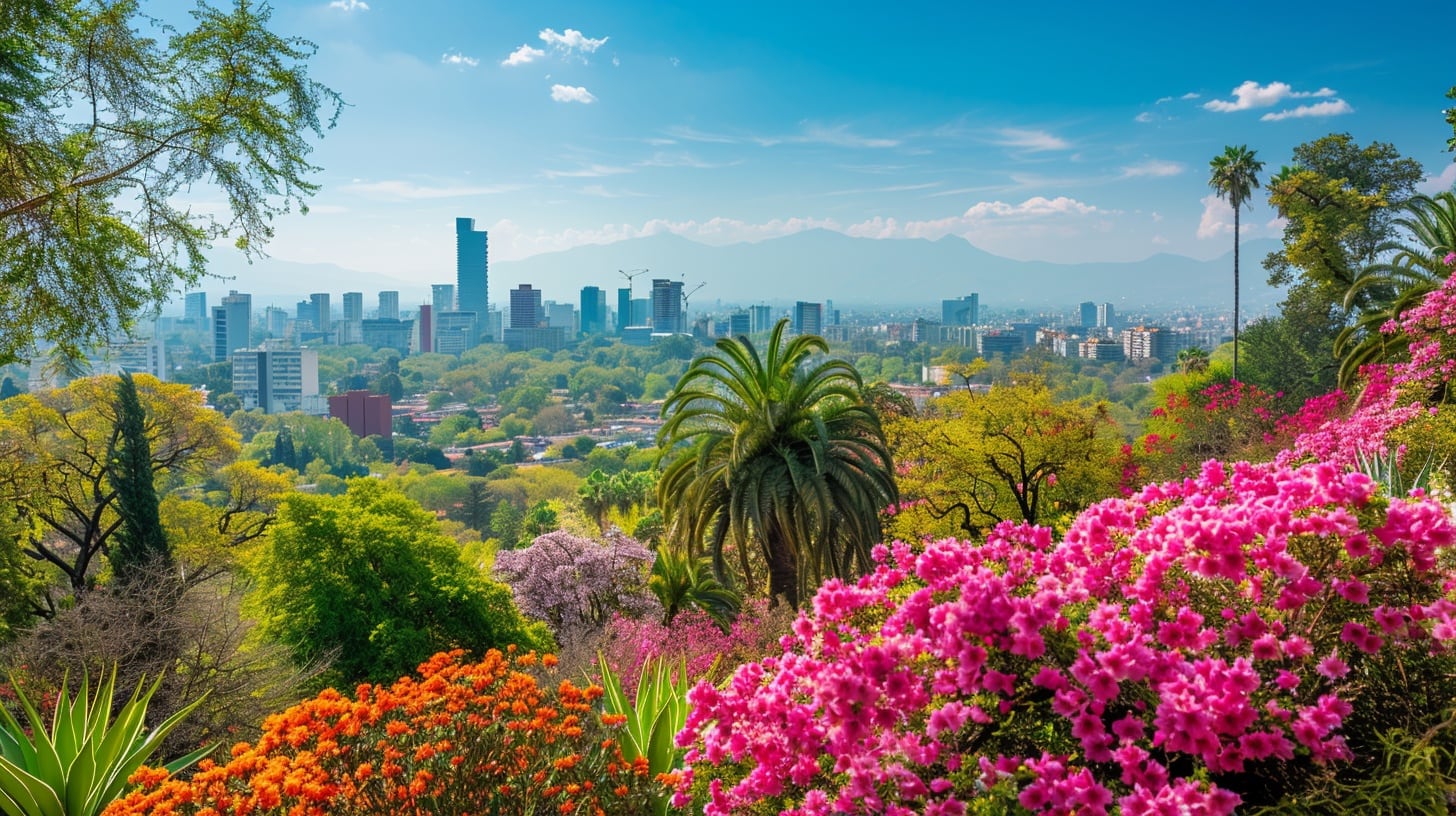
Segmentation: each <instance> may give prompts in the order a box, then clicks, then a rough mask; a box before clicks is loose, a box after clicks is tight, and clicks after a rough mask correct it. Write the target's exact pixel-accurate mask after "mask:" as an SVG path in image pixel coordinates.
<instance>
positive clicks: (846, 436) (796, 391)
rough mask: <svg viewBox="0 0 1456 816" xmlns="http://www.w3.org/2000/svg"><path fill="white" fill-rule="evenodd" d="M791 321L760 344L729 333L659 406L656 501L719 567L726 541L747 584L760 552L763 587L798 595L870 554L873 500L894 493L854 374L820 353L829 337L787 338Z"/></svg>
mask: <svg viewBox="0 0 1456 816" xmlns="http://www.w3.org/2000/svg"><path fill="white" fill-rule="evenodd" d="M787 326H788V320H781V321H779V323H778V325H776V326H774V328H773V331H772V333H771V334H770V335H769V339H768V346H767V349H766V353H765V354H763V355H762V356H761V355H760V354H759V351H758V349H756V348H755V347H754V345H753V343H752V342H750V341H749V340H748V338H746V337H738V338H736V339H731V340H730V339H723V340H719V341H718V343H717V345H716V347H715V350H714V351H713V352H710V353H708V354H706V355H704V356H702V357H699V358H698V359H696V360H694V361H693V363H692V365H690V366H689V367H688V370H687V372H686V373H684V374H683V376H682V379H681V380H679V381H678V384H677V386H676V388H674V389H673V392H672V393H671V394H670V395H669V396H668V398H667V401H666V402H665V403H664V404H663V406H662V416H663V417H664V418H665V420H666V421H665V422H664V423H663V426H662V429H661V430H660V431H659V432H658V437H657V440H658V446H659V447H660V448H661V449H662V451H663V453H662V457H663V458H664V459H665V460H668V464H667V466H666V467H665V469H664V470H663V473H662V478H661V480H660V481H659V482H658V504H659V505H660V506H661V507H662V509H663V512H664V514H665V516H666V517H667V520H668V525H669V526H668V529H669V531H670V533H671V534H672V535H673V536H674V537H675V538H676V539H677V540H678V541H679V542H681V543H683V544H684V545H686V547H687V549H688V552H689V553H690V554H695V553H697V552H700V551H701V548H702V547H703V546H704V545H706V547H707V548H708V551H709V552H710V553H711V554H712V557H713V569H714V570H715V571H716V572H717V573H718V574H719V575H725V574H726V570H725V554H726V553H727V551H728V550H729V548H730V546H731V548H732V549H733V550H736V553H737V557H738V562H739V566H740V568H741V569H742V571H743V573H744V576H745V577H746V578H748V580H749V582H750V584H751V583H752V581H753V572H752V569H751V565H750V559H749V554H750V551H753V552H756V553H757V554H759V555H761V556H762V558H763V563H765V564H766V565H767V571H768V578H769V597H770V598H771V599H773V601H774V602H775V603H777V602H779V601H780V600H783V601H786V602H787V603H788V604H789V605H790V606H793V607H797V606H798V604H799V599H800V598H801V597H803V595H804V594H806V593H805V590H806V589H807V588H808V587H809V586H811V583H810V582H813V583H817V582H819V581H821V580H823V578H824V577H825V576H827V575H836V576H841V577H850V576H852V575H855V574H859V573H862V572H864V571H867V570H868V569H869V568H870V567H871V559H870V549H871V547H873V546H874V545H875V544H877V543H879V541H880V535H881V529H880V511H881V510H882V509H883V508H885V507H886V506H887V505H889V504H891V503H892V502H894V501H896V500H897V499H898V492H897V490H896V488H895V480H894V475H893V473H894V468H893V466H892V464H891V461H890V452H889V448H888V446H887V445H886V443H885V436H884V431H883V430H881V428H880V420H879V416H878V414H876V413H875V410H874V409H873V408H872V407H870V406H869V405H867V404H866V403H865V402H864V401H863V399H862V398H861V396H860V391H861V388H862V387H863V383H862V382H861V380H860V377H859V373H858V372H856V371H855V370H854V368H853V367H852V366H851V365H850V364H849V363H847V362H845V361H843V360H836V359H824V358H817V359H816V355H817V354H824V353H827V352H828V350H829V347H828V345H827V344H826V343H825V342H824V339H823V338H821V337H815V336H813V335H800V336H798V337H794V338H792V339H787V338H785V337H784V333H785V329H786V328H787Z"/></svg>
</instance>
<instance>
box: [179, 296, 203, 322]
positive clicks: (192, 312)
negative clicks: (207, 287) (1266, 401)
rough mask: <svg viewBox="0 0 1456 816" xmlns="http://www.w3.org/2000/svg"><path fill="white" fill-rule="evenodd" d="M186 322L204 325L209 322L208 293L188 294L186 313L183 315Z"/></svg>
mask: <svg viewBox="0 0 1456 816" xmlns="http://www.w3.org/2000/svg"><path fill="white" fill-rule="evenodd" d="M182 318H183V319H184V320H190V321H192V322H193V323H197V324H202V323H206V322H207V293H206V292H188V293H187V305H186V311H184V312H183V313H182Z"/></svg>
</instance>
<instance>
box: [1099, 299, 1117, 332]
mask: <svg viewBox="0 0 1456 816" xmlns="http://www.w3.org/2000/svg"><path fill="white" fill-rule="evenodd" d="M1097 326H1098V327H1099V328H1104V329H1111V328H1116V327H1117V310H1116V309H1114V308H1113V307H1112V304H1111V303H1099V304H1097Z"/></svg>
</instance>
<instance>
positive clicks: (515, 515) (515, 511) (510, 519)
mask: <svg viewBox="0 0 1456 816" xmlns="http://www.w3.org/2000/svg"><path fill="white" fill-rule="evenodd" d="M525 520H526V514H525V513H523V512H521V509H520V508H519V507H516V505H515V504H514V503H512V502H511V501H510V500H508V499H502V500H501V502H500V503H499V504H497V505H496V506H495V512H493V513H491V514H490V531H491V534H492V535H493V536H494V537H495V538H496V539H498V540H499V541H500V546H501V548H502V549H506V550H511V549H515V548H516V547H517V546H519V545H520V543H521V535H522V527H523V524H524V522H525Z"/></svg>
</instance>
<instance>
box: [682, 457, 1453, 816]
mask: <svg viewBox="0 0 1456 816" xmlns="http://www.w3.org/2000/svg"><path fill="white" fill-rule="evenodd" d="M1453 535H1456V530H1453V526H1452V522H1451V520H1450V518H1449V517H1448V515H1447V513H1446V511H1445V509H1444V508H1443V507H1442V506H1440V505H1439V504H1437V503H1436V502H1434V501H1431V500H1429V499H1427V498H1425V497H1424V496H1421V495H1418V494H1417V495H1413V496H1410V497H1403V498H1388V497H1386V496H1384V495H1382V494H1381V492H1380V490H1379V488H1378V486H1377V485H1376V484H1375V483H1374V482H1372V481H1371V479H1370V478H1369V477H1367V476H1365V475H1364V474H1361V473H1357V472H1350V471H1347V470H1343V469H1341V468H1338V467H1336V466H1333V465H1330V464H1322V463H1319V464H1305V465H1301V466H1298V467H1291V466H1288V465H1275V464H1271V465H1248V464H1238V465H1233V466H1224V465H1221V464H1219V463H1217V462H1209V463H1207V464H1206V465H1204V466H1203V468H1202V469H1201V471H1200V472H1199V473H1198V474H1197V476H1196V477H1195V478H1190V479H1186V480H1184V481H1181V482H1170V483H1167V484H1159V485H1151V486H1148V487H1146V488H1143V489H1142V490H1140V491H1138V492H1137V493H1136V494H1135V495H1133V496H1130V497H1128V498H1125V499H1111V500H1107V501H1104V502H1101V503H1099V504H1097V505H1094V506H1093V507H1092V508H1090V509H1089V510H1087V511H1086V512H1084V513H1082V514H1081V515H1080V516H1079V517H1078V519H1077V520H1076V521H1075V522H1074V523H1073V524H1072V526H1071V528H1070V530H1069V531H1068V533H1067V535H1066V536H1065V539H1064V540H1062V541H1060V542H1058V541H1054V539H1053V537H1052V535H1051V533H1050V531H1048V530H1047V529H1045V528H1038V527H1032V526H1029V525H1016V524H1012V523H1005V524H1002V525H1000V526H998V527H997V528H996V529H995V530H994V531H993V532H992V533H991V534H990V535H989V537H988V538H987V540H986V541H985V542H984V543H970V542H964V541H958V540H951V539H947V540H942V541H936V542H933V543H928V544H926V545H924V547H923V548H916V547H912V546H911V545H907V544H904V543H900V542H896V543H895V544H893V545H891V546H889V547H884V546H882V547H879V548H877V550H876V559H877V563H878V567H877V569H876V570H875V571H874V572H873V573H872V574H870V575H868V576H866V577H864V578H862V579H860V580H859V581H858V582H856V583H853V584H849V583H844V582H841V581H837V580H834V581H829V582H828V583H826V584H825V585H824V586H823V587H822V588H821V589H820V591H819V593H818V594H817V595H816V596H815V598H814V603H813V607H812V609H811V610H808V611H806V612H805V613H804V614H802V615H801V616H800V617H799V619H798V620H797V622H796V623H795V624H794V629H793V634H792V636H789V637H786V638H785V639H784V649H783V652H782V654H779V655H775V656H773V657H770V658H768V659H765V660H762V661H760V662H757V663H751V664H747V665H744V666H742V667H740V668H739V669H738V670H737V671H736V673H735V674H734V675H733V677H732V678H731V679H730V680H729V681H728V683H727V684H726V686H724V687H722V688H719V687H715V686H712V685H708V684H700V685H699V686H697V687H696V688H695V689H693V691H692V692H691V694H690V698H689V699H690V701H691V702H692V705H693V708H692V712H691V713H690V715H689V718H688V722H687V727H686V729H685V730H684V731H683V732H682V733H681V734H680V735H679V744H680V745H682V746H684V747H686V748H688V753H687V763H688V769H687V770H686V771H685V773H684V774H683V778H682V783H681V786H680V789H679V794H678V798H677V802H678V804H679V805H685V804H687V803H688V802H689V801H692V802H694V803H695V805H696V804H700V805H702V806H703V807H704V808H705V810H704V812H705V813H707V814H709V816H727V815H728V814H748V813H774V812H781V813H784V814H789V816H801V815H803V816H809V815H810V814H815V815H817V814H830V813H884V814H893V815H894V816H910V814H930V815H931V816H947V815H948V814H964V813H966V812H967V810H968V808H969V807H970V806H971V803H972V802H973V800H978V801H977V802H976V804H977V808H976V812H1030V813H1033V814H1070V813H1076V814H1105V813H1123V814H1133V813H1137V814H1144V813H1168V814H1178V813H1195V814H1221V813H1232V812H1233V811H1234V809H1235V808H1236V807H1238V806H1240V805H1241V804H1242V805H1244V806H1252V805H1256V804H1259V803H1263V802H1268V801H1271V800H1272V799H1274V798H1277V797H1278V796H1279V795H1280V794H1281V793H1287V794H1298V793H1299V792H1300V791H1302V790H1307V789H1309V787H1310V786H1311V785H1313V784H1316V783H1317V782H1319V781H1320V780H1321V779H1323V778H1325V777H1326V776H1327V775H1329V774H1331V773H1333V772H1334V771H1335V770H1336V769H1338V770H1340V771H1341V772H1342V773H1343V774H1345V775H1346V776H1349V775H1352V774H1353V775H1357V776H1358V775H1360V774H1365V775H1368V774H1371V773H1378V772H1379V771H1378V769H1376V768H1375V767H1374V766H1373V764H1372V763H1369V762H1368V761H1367V762H1365V763H1362V764H1357V763H1351V762H1350V760H1351V758H1352V757H1354V756H1360V757H1364V758H1367V759H1368V758H1369V757H1370V756H1372V755H1374V753H1375V752H1376V749H1377V747H1378V746H1377V742H1378V737H1377V735H1378V734H1380V733H1382V732H1384V731H1385V730H1386V729H1389V728H1392V727H1402V728H1406V729H1411V730H1415V731H1416V732H1419V731H1422V730H1424V729H1426V728H1429V727H1430V726H1431V725H1433V724H1434V723H1436V722H1438V721H1439V720H1440V718H1441V717H1442V715H1443V714H1442V713H1443V710H1444V709H1445V708H1447V707H1448V706H1449V705H1450V703H1451V701H1452V699H1453V698H1456V681H1453V679H1452V678H1453V677H1456V657H1453V653H1452V651H1451V643H1452V641H1453V640H1456V619H1453V616H1456V603H1453V602H1452V599H1451V592H1452V588H1453V587H1456V576H1453V575H1452V573H1451V571H1450V570H1449V569H1448V566H1447V565H1446V564H1444V563H1443V562H1442V560H1441V558H1440V556H1439V552H1440V550H1441V549H1442V548H1444V547H1446V546H1447V545H1449V544H1450V543H1451V541H1452V538H1453Z"/></svg>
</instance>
